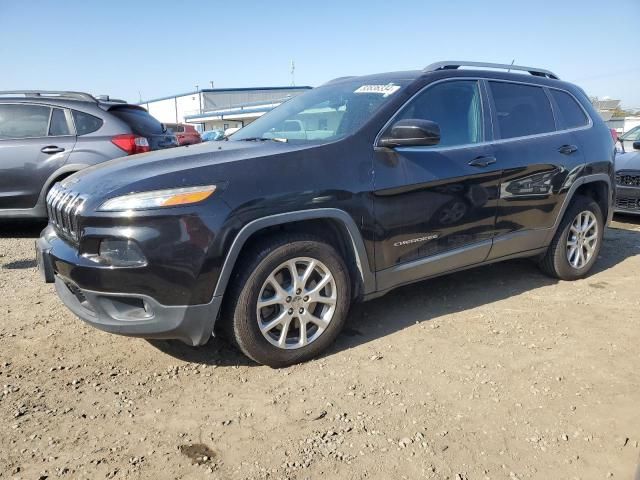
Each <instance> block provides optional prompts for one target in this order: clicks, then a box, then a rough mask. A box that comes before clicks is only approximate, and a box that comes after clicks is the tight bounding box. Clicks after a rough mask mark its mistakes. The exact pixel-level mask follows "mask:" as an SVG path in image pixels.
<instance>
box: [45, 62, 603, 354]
mask: <svg viewBox="0 0 640 480" xmlns="http://www.w3.org/2000/svg"><path fill="white" fill-rule="evenodd" d="M469 66H471V67H477V68H475V69H469V68H468V67H469ZM459 67H467V68H459ZM500 69H503V70H507V69H508V70H511V71H510V72H501V71H499V70H500ZM516 72H518V73H516ZM614 188H615V182H614V144H613V139H612V138H611V134H610V132H609V130H608V128H607V127H606V126H605V124H604V123H603V121H602V120H601V119H600V116H599V115H598V114H597V113H596V112H595V111H594V109H593V108H592V106H591V104H590V103H589V100H588V98H587V96H586V95H585V93H584V92H583V91H582V90H581V89H580V88H578V87H576V86H574V85H571V84H569V83H565V82H562V81H560V80H558V78H557V77H556V75H554V74H553V73H551V72H549V71H546V70H541V69H536V68H529V67H519V66H514V65H510V66H507V65H497V64H478V63H474V62H440V63H437V64H434V65H430V66H429V67H427V68H426V69H424V70H422V71H411V72H399V73H384V74H379V75H370V76H364V77H345V78H339V79H336V80H333V81H331V82H329V83H327V84H325V85H323V86H321V87H318V88H316V89H313V90H310V91H309V92H307V93H305V94H303V95H300V96H298V97H295V98H293V99H291V100H289V101H287V102H285V103H284V104H282V105H281V106H280V107H278V108H276V109H275V110H273V111H272V112H270V113H268V114H267V115H264V116H263V117H261V118H260V119H258V120H256V121H255V122H253V123H251V124H250V125H248V126H247V127H245V128H243V129H242V130H240V131H239V132H237V133H236V134H234V135H233V136H232V137H230V138H229V139H228V141H226V142H219V143H215V144H211V143H204V144H200V145H195V146H190V147H187V148H181V149H176V150H166V151H159V152H153V153H145V154H141V155H138V156H133V157H128V158H126V159H118V160H113V161H110V162H107V163H105V164H102V165H99V166H96V167H91V168H88V169H85V170H83V171H82V172H80V173H78V174H75V175H73V176H71V177H69V178H67V179H66V180H64V181H63V182H62V183H60V184H57V185H56V186H55V188H54V189H53V190H52V191H51V192H50V194H49V196H48V199H47V203H48V210H49V218H50V222H49V226H48V227H47V228H46V229H45V230H44V232H43V233H42V237H41V238H40V239H39V240H38V241H37V251H38V262H39V266H40V269H41V270H42V272H43V273H44V276H45V278H46V281H48V282H55V286H56V290H57V292H58V295H59V296H60V298H61V299H62V301H63V302H64V303H65V304H66V305H67V306H68V307H69V308H70V309H71V310H72V311H73V312H74V313H75V314H76V315H78V316H79V317H80V318H81V319H83V320H84V321H86V322H88V323H90V324H91V325H94V326H95V327H97V328H100V329H102V330H106V331H108V332H113V333H119V334H123V335H131V336H138V337H145V338H164V339H180V340H182V341H184V342H186V343H188V344H191V345H202V344H204V343H206V342H207V340H208V339H209V337H211V335H212V334H213V332H214V327H216V330H218V329H221V330H223V331H224V332H226V334H227V335H228V337H229V338H230V339H231V340H232V341H233V342H234V343H235V344H236V345H237V346H238V347H239V348H240V350H242V352H244V353H245V354H246V355H247V356H249V357H250V358H252V359H253V360H255V361H256V362H259V363H264V364H268V365H272V366H284V365H289V364H292V363H295V362H299V361H303V360H306V359H309V358H311V357H313V356H314V355H317V354H318V353H320V352H321V351H322V350H324V349H325V348H327V346H328V345H330V344H331V343H332V342H333V341H334V339H335V338H336V336H337V335H338V333H339V332H340V329H341V328H342V326H343V325H344V323H345V320H346V316H347V312H348V309H349V305H350V303H351V302H352V301H354V300H356V299H359V300H367V299H371V298H374V297H376V296H379V295H382V294H384V293H386V292H388V291H390V290H391V289H393V288H395V287H398V286H401V285H406V284H408V283H411V282H415V281H418V280H422V279H425V278H429V277H434V276H437V275H441V274H444V273H448V272H452V271H457V270H461V269H465V268H470V267H475V266H479V265H484V264H488V263H491V262H496V261H500V260H506V259H511V258H516V257H536V258H537V259H538V260H539V262H540V265H541V266H542V269H543V270H544V271H545V272H547V273H548V274H550V275H552V276H554V277H557V278H561V279H564V280H573V279H577V278H580V277H583V276H584V275H585V274H586V273H587V272H588V271H589V270H590V269H591V267H592V266H593V264H594V263H595V261H596V259H597V257H598V252H599V250H600V247H601V245H602V239H603V232H604V228H605V225H606V224H607V223H608V220H609V218H610V216H611V215H612V211H613V209H612V208H611V205H612V201H613V198H614ZM399 308H400V307H399Z"/></svg>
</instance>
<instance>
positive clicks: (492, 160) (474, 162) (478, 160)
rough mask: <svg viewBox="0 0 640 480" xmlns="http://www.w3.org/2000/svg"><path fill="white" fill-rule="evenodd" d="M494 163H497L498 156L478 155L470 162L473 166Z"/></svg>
mask: <svg viewBox="0 0 640 480" xmlns="http://www.w3.org/2000/svg"><path fill="white" fill-rule="evenodd" d="M492 163H496V157H490V156H487V157H485V156H481V157H476V158H474V159H473V160H471V161H470V162H469V165H470V166H472V167H488V166H489V165H491V164H492Z"/></svg>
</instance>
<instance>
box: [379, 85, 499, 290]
mask: <svg viewBox="0 0 640 480" xmlns="http://www.w3.org/2000/svg"><path fill="white" fill-rule="evenodd" d="M483 105H486V97H485V94H484V89H483V85H482V84H481V82H480V81H478V80H471V79H469V80H458V79H456V80H451V81H445V82H440V83H437V84H435V85H432V86H427V87H426V88H424V89H423V90H422V91H421V92H419V93H418V94H417V95H416V96H414V97H413V98H412V99H411V100H410V101H409V102H408V103H407V104H406V105H405V106H404V107H403V108H402V109H401V110H400V111H399V113H398V114H396V116H395V118H393V120H392V121H391V122H390V124H389V128H390V127H391V126H392V125H393V124H394V123H395V122H397V121H398V120H406V119H422V120H430V121H433V122H436V123H437V124H438V125H439V127H440V134H441V139H440V142H439V144H437V145H434V146H428V147H426V146H404V147H395V148H394V149H389V148H380V147H376V150H375V154H374V155H375V159H374V172H375V180H374V181H375V185H374V208H375V215H376V227H377V228H376V231H377V238H376V240H377V241H376V242H375V244H376V247H375V249H376V252H375V258H376V270H378V274H377V276H378V289H379V290H386V289H389V288H392V287H394V286H397V285H400V284H403V283H408V282H411V281H414V280H418V279H421V278H426V277H429V276H433V275H437V274H439V273H442V272H444V271H449V270H455V269H456V268H461V267H464V266H468V265H472V264H474V263H479V262H482V261H483V260H485V259H486V258H487V256H488V254H489V251H490V249H491V244H492V238H493V236H494V233H495V219H496V214H497V202H498V191H499V189H498V187H499V183H500V175H501V168H500V165H498V163H497V162H496V159H495V157H494V154H493V150H492V147H491V146H490V145H489V144H488V143H486V140H487V139H489V138H491V135H492V133H491V131H490V128H491V127H490V125H491V123H490V119H489V116H488V112H486V111H485V109H484V108H483ZM383 135H384V132H383Z"/></svg>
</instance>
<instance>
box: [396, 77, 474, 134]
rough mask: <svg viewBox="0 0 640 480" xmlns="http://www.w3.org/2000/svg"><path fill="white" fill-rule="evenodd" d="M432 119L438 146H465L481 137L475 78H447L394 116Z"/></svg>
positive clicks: (398, 118)
mask: <svg viewBox="0 0 640 480" xmlns="http://www.w3.org/2000/svg"><path fill="white" fill-rule="evenodd" d="M406 119H420V120H431V121H432V122H436V123H437V124H438V125H439V126H440V135H441V139H440V143H439V145H441V146H455V145H467V144H471V143H478V142H481V141H482V140H483V139H484V136H483V128H482V100H481V94H480V87H479V85H478V82H477V81H475V80H459V81H449V82H443V83H439V84H436V85H434V86H433V87H428V88H427V89H426V90H425V91H424V92H422V93H420V94H418V96H417V97H415V98H414V99H413V100H411V102H410V103H409V104H408V105H407V106H406V107H405V108H404V109H403V110H401V111H400V114H399V115H398V116H397V117H396V118H395V119H394V122H395V121H397V120H406Z"/></svg>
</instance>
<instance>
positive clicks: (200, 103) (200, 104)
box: [196, 85, 202, 114]
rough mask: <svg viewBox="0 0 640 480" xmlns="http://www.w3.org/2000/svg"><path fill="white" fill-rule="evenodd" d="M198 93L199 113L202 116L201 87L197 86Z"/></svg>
mask: <svg viewBox="0 0 640 480" xmlns="http://www.w3.org/2000/svg"><path fill="white" fill-rule="evenodd" d="M196 92H197V93H198V113H199V114H202V95H201V94H200V85H196Z"/></svg>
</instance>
